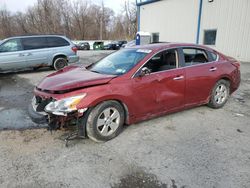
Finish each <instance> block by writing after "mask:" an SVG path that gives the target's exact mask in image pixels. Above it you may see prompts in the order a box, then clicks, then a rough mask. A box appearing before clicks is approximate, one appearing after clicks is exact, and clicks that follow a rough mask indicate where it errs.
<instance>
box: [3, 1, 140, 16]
mask: <svg viewBox="0 0 250 188" xmlns="http://www.w3.org/2000/svg"><path fill="white" fill-rule="evenodd" d="M36 1H37V0H0V8H2V7H3V6H6V7H7V9H8V10H10V11H12V12H17V11H22V12H24V11H25V10H26V9H27V7H29V6H32V5H34V3H36ZM124 1H125V0H103V2H104V4H105V6H107V7H110V8H112V9H113V10H114V11H115V12H116V13H118V12H119V11H120V9H121V6H122V5H123V4H124ZM129 1H131V2H132V1H135V0H129ZM92 2H95V3H96V4H100V3H101V0H92Z"/></svg>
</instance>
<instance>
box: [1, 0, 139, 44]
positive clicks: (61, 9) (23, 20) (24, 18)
mask: <svg viewBox="0 0 250 188" xmlns="http://www.w3.org/2000/svg"><path fill="white" fill-rule="evenodd" d="M136 31H137V24H136V6H135V4H134V3H130V2H129V1H125V2H124V5H123V7H122V11H121V12H120V13H119V14H117V15H116V14H115V13H114V11H113V10H112V9H110V8H108V7H106V6H105V4H104V3H103V2H102V3H101V4H100V5H97V4H94V3H92V2H91V1H90V0H74V1H68V0H37V2H36V3H35V4H34V5H33V6H32V7H29V8H27V9H26V11H25V12H16V13H12V12H11V11H9V10H7V9H6V8H4V7H0V39H4V38H7V37H11V36H17V35H30V34H60V35H65V36H67V37H69V38H70V39H72V40H96V39H99V40H105V39H110V40H112V39H114V40H115V39H127V40H129V39H132V38H134V36H135V34H136Z"/></svg>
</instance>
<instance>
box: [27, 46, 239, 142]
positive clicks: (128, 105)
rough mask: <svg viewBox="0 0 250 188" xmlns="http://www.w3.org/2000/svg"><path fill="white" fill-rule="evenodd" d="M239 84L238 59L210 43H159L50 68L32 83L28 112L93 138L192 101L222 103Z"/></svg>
mask: <svg viewBox="0 0 250 188" xmlns="http://www.w3.org/2000/svg"><path fill="white" fill-rule="evenodd" d="M239 84H240V63H239V62H238V61H236V60H235V59H233V58H230V57H227V56H225V55H223V54H221V53H219V52H217V51H215V50H213V49H211V48H208V47H205V46H199V45H193V44H177V43H161V44H151V45H146V46H136V47H132V48H126V49H123V50H120V51H118V52H115V53H113V54H111V55H109V56H107V57H105V58H104V59H102V60H100V61H98V62H96V63H94V64H92V65H90V66H88V67H80V66H70V67H66V68H64V69H62V70H60V71H58V72H55V73H53V74H50V75H49V76H47V77H46V78H44V79H43V81H42V82H41V83H40V84H39V85H38V86H37V87H36V88H35V90H34V93H35V97H34V99H33V102H32V105H31V106H30V108H29V109H30V110H29V111H30V115H31V117H32V119H33V120H34V121H36V122H44V121H47V122H48V124H49V126H50V128H51V129H57V128H60V127H67V126H71V125H77V126H78V127H80V134H84V133H85V132H86V135H87V136H88V137H89V138H91V139H93V140H95V141H107V140H110V139H112V138H114V137H115V136H117V135H118V134H119V133H120V132H121V130H122V127H123V125H124V124H133V123H136V122H139V121H142V120H146V119H150V118H152V117H156V116H161V115H164V114H167V113H170V112H176V111H180V110H183V109H187V108H191V107H194V106H199V105H204V104H208V106H210V107H212V108H220V107H222V106H223V105H224V104H225V103H226V102H227V100H228V97H229V95H230V94H231V93H233V92H234V91H235V90H236V89H237V88H238V87H239Z"/></svg>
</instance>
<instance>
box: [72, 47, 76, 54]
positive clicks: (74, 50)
mask: <svg viewBox="0 0 250 188" xmlns="http://www.w3.org/2000/svg"><path fill="white" fill-rule="evenodd" d="M71 49H72V51H73V52H75V54H76V52H77V47H76V46H73V47H72V48H71Z"/></svg>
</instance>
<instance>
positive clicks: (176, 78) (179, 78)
mask: <svg viewBox="0 0 250 188" xmlns="http://www.w3.org/2000/svg"><path fill="white" fill-rule="evenodd" d="M183 78H184V76H177V77H175V78H173V80H182V79H183Z"/></svg>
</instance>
